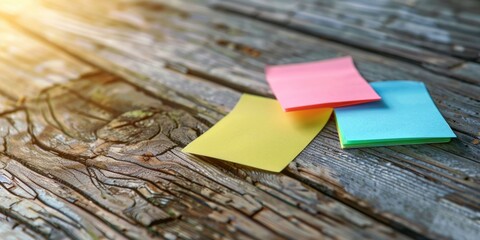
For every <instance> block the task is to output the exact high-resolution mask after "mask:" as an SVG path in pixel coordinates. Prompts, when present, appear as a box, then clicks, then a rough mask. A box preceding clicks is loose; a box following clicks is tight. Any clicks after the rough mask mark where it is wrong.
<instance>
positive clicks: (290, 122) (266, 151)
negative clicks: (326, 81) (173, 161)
mask: <svg viewBox="0 0 480 240" xmlns="http://www.w3.org/2000/svg"><path fill="white" fill-rule="evenodd" d="M331 113H332V109H331V108H322V109H312V110H303V111H295V112H284V111H283V109H282V107H281V106H280V104H279V103H278V101H276V100H273V99H269V98H263V97H258V96H253V95H248V94H244V95H243V96H242V97H241V98H240V100H239V102H238V103H237V105H236V106H235V108H234V109H233V110H232V111H231V112H230V113H229V114H228V115H227V116H225V117H224V118H223V119H222V120H220V121H219V122H218V123H217V124H215V125H214V126H213V127H212V128H211V129H209V130H208V131H207V132H205V133H204V134H202V135H201V136H200V137H198V138H197V139H195V140H194V141H193V142H191V143H190V144H189V145H188V146H186V147H185V148H184V149H183V152H187V153H192V154H197V155H202V156H208V157H212V158H217V159H221V160H225V161H229V162H234V163H238V164H242V165H246V166H250V167H255V168H259V169H264V170H268V171H272V172H280V171H281V170H282V169H284V168H285V167H286V166H287V165H288V164H289V163H290V162H291V161H292V160H293V159H294V158H295V157H296V156H297V155H298V154H299V153H300V152H301V151H302V150H303V149H304V148H305V147H306V146H307V145H308V144H309V143H310V141H312V139H313V138H314V137H315V136H316V135H317V134H318V133H319V132H320V130H322V128H323V127H324V126H325V124H326V123H327V121H328V119H329V117H330V115H331Z"/></svg>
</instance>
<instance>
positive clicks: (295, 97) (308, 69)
mask: <svg viewBox="0 0 480 240" xmlns="http://www.w3.org/2000/svg"><path fill="white" fill-rule="evenodd" d="M265 71H266V78H267V81H268V83H269V84H270V87H271V88H272V91H273V93H274V94H275V96H276V97H277V100H278V101H279V102H280V105H282V107H283V109H284V110H285V111H287V112H288V111H294V110H302V109H309V108H322V107H325V108H334V107H342V106H349V105H355V104H359V103H366V102H372V101H378V100H380V96H379V95H378V94H377V93H376V92H375V90H373V88H372V87H371V86H370V85H369V84H368V83H367V81H365V79H363V77H362V76H361V75H360V73H359V72H358V71H357V69H356V68H355V65H354V64H353V59H352V57H350V56H347V57H340V58H334V59H329V60H325V61H318V62H310V63H299V64H289V65H278V66H267V68H266V70H265Z"/></svg>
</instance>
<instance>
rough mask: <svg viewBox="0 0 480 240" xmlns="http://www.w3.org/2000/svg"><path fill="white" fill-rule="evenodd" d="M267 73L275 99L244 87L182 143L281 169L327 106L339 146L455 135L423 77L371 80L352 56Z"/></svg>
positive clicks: (314, 130)
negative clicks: (225, 110) (224, 110)
mask: <svg viewBox="0 0 480 240" xmlns="http://www.w3.org/2000/svg"><path fill="white" fill-rule="evenodd" d="M266 79H267V81H268V83H269V85H270V87H271V89H272V91H273V93H274V94H275V96H276V98H277V100H278V101H277V100H273V99H269V98H263V97H258V96H253V95H248V94H244V95H243V96H242V97H241V98H240V100H239V102H238V103H237V105H236V106H235V108H234V109H233V110H232V111H231V112H230V113H229V114H228V115H227V116H226V117H225V118H223V119H222V120H221V121H219V122H218V123H217V124H216V125H214V126H213V127H212V128H211V129H210V130H209V131H207V132H206V133H204V134H203V135H201V136H200V137H198V138H197V139H196V140H195V141H193V142H192V143H190V144H189V145H188V146H187V147H185V148H184V150H183V151H184V152H188V153H193V154H198V155H202V156H208V157H212V158H217V159H221V160H226V161H230V162H234V163H239V164H242V165H246V166H251V167H255V168H260V169H264V170H268V171H274V172H279V171H281V170H282V169H283V168H285V167H286V166H287V165H288V164H289V163H290V161H292V160H293V159H294V158H295V157H296V156H297V155H298V154H299V153H300V152H301V151H302V150H303V149H304V148H305V147H306V146H307V145H308V144H309V142H310V141H311V140H312V139H313V138H314V137H315V136H316V135H317V134H318V133H319V132H320V131H321V130H322V128H323V127H324V126H325V124H326V123H327V121H328V119H329V118H330V115H331V113H332V108H335V116H336V120H337V129H338V135H339V138H340V144H341V147H342V148H352V147H374V146H389V145H401V144H420V143H441V142H448V141H449V140H450V138H453V137H455V134H454V133H453V131H452V130H451V129H450V127H449V126H448V124H447V122H446V121H445V120H444V119H443V117H442V115H441V114H440V112H439V111H438V109H437V108H436V106H435V104H434V102H433V100H432V99H431V98H430V95H429V94H428V91H427V89H426V87H425V85H424V84H423V83H421V82H415V81H385V82H375V83H372V84H368V83H367V81H365V79H363V77H362V76H361V75H360V73H359V72H358V70H357V69H356V67H355V65H354V63H353V59H352V58H351V57H341V58H336V59H330V60H325V61H318V62H311V63H301V64H290V65H281V66H269V67H267V68H266Z"/></svg>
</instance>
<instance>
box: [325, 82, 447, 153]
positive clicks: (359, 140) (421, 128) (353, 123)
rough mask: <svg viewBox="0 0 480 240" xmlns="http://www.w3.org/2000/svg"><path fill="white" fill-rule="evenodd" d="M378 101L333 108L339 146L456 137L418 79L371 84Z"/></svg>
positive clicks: (398, 143)
mask: <svg viewBox="0 0 480 240" xmlns="http://www.w3.org/2000/svg"><path fill="white" fill-rule="evenodd" d="M371 86H372V87H373V88H374V89H375V91H376V92H377V93H378V94H380V96H381V97H382V100H381V101H379V102H372V103H366V104H361V105H356V106H350V107H341V108H335V117H336V121H337V129H338V134H339V137H340V143H341V145H342V148H354V147H373V146H390V145H405V144H424V143H441V142H448V141H450V138H453V137H456V136H455V134H454V133H453V131H452V130H451V129H450V126H448V123H447V122H446V121H445V119H444V118H443V117H442V115H441V113H440V111H438V109H437V107H436V106H435V103H434V102H433V100H432V98H431V97H430V95H429V94H428V91H427V88H426V87H425V85H424V84H423V83H421V82H414V81H388V82H375V83H371Z"/></svg>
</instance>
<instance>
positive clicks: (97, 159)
mask: <svg viewBox="0 0 480 240" xmlns="http://www.w3.org/2000/svg"><path fill="white" fill-rule="evenodd" d="M344 55H351V56H353V57H354V59H355V64H356V66H357V67H358V69H359V71H360V72H361V74H362V75H363V76H364V77H365V78H366V79H367V80H368V81H372V82H373V81H379V80H395V79H402V80H418V81H423V82H424V83H426V85H427V86H428V89H429V91H430V93H431V95H432V96H433V98H434V101H435V103H436V104H437V106H438V107H439V109H440V111H441V112H442V114H443V115H444V116H445V118H446V119H447V121H448V123H449V124H450V126H451V127H452V128H453V129H454V131H455V133H456V134H457V136H458V138H457V139H454V140H452V142H450V143H447V144H429V145H411V146H393V147H379V148H361V149H351V150H342V149H340V147H339V142H338V137H337V131H336V128H335V124H334V120H333V119H331V120H330V121H329V123H328V124H327V127H326V128H325V129H324V130H323V131H322V132H321V133H320V134H319V135H318V136H317V137H316V139H315V140H314V141H313V142H312V143H311V144H310V145H309V146H308V147H307V148H306V149H305V150H304V151H303V152H302V153H301V154H300V155H299V156H298V157H297V158H296V159H295V161H293V162H292V163H291V164H290V165H289V166H288V167H287V168H286V169H285V170H284V171H282V172H281V173H279V174H274V173H269V172H264V171H260V170H256V169H251V168H246V167H242V166H239V165H234V164H230V163H227V162H222V161H217V160H213V159H209V158H199V157H194V156H190V155H186V154H184V153H182V152H181V149H182V147H184V146H185V145H186V144H188V143H189V142H191V141H192V140H193V139H195V138H196V137H197V136H198V135H200V134H201V133H203V132H204V131H206V130H207V129H208V128H209V127H210V126H212V125H213V124H215V122H217V121H218V120H219V119H221V118H222V117H223V116H224V115H225V114H227V113H228V112H229V111H230V110H231V109H232V107H233V106H234V105H235V103H236V102H237V100H238V98H239V96H240V95H241V93H244V92H245V93H252V94H256V95H262V96H268V97H272V96H273V95H272V93H271V91H270V90H269V88H268V86H267V84H266V82H265V80H264V74H263V68H264V66H265V65H266V64H282V63H293V62H302V61H310V60H321V59H327V58H332V57H338V56H344ZM479 61H480V2H478V1H476V0H462V1H453V0H452V1H434V0H409V1H393V0H381V1H373V0H372V1H366V0H358V1H357V0H342V1H327V0H305V1H291V0H274V1H272V0H244V1H240V0H235V1H233V0H229V1H225V0H223V1H207V0H198V1H193V0H191V1H188V0H165V1H155V0H137V1H134V0H115V1H113V0H103V1H99V0H74V1H64V0H37V1H29V0H7V1H3V0H2V1H0V136H1V138H0V238H1V239H43V238H44V239H65V238H71V239H157V238H158V239H261V240H264V239H412V238H413V239H480V238H479V236H480V184H479V183H480V144H479V137H480V121H479V119H480V104H479V103H480V63H479ZM221 147H222V146H218V148H221Z"/></svg>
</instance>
